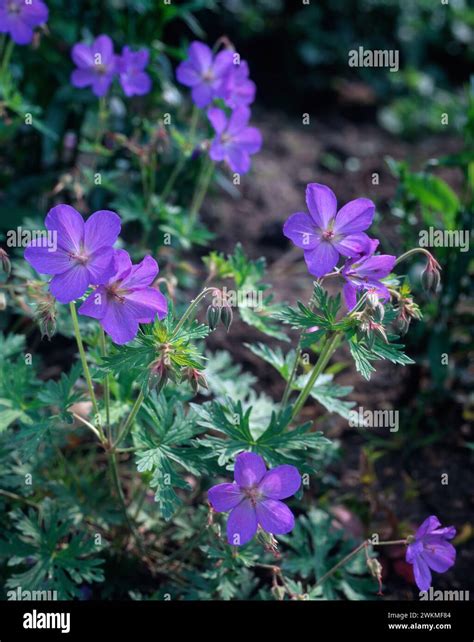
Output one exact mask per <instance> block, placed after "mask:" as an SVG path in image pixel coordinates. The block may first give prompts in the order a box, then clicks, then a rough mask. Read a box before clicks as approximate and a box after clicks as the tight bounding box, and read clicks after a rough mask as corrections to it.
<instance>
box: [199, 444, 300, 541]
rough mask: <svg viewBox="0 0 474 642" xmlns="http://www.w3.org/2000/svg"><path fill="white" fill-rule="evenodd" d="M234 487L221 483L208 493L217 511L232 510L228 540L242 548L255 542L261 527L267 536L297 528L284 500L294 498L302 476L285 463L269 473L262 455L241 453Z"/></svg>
mask: <svg viewBox="0 0 474 642" xmlns="http://www.w3.org/2000/svg"><path fill="white" fill-rule="evenodd" d="M234 479H235V481H234V483H233V484H218V485H217V486H213V487H212V488H210V489H209V491H208V497H209V501H210V503H211V505H212V507H213V509H214V510H215V511H217V512H226V511H231V512H230V515H229V519H228V520H227V541H228V542H229V544H231V545H233V546H242V545H243V544H246V543H247V542H248V541H250V540H251V539H252V537H253V536H254V535H255V533H256V532H257V528H258V526H259V525H260V526H261V528H263V530H265V531H267V533H272V534H275V535H280V534H284V533H289V532H290V531H291V530H292V528H293V527H294V525H295V519H294V517H293V513H292V512H291V510H290V509H289V508H288V506H286V504H284V503H283V502H282V501H280V500H282V499H286V498H288V497H291V496H292V495H294V494H295V493H296V492H297V491H298V489H299V487H300V486H301V475H300V474H299V472H298V470H297V469H296V468H295V467H294V466H288V465H286V464H284V465H282V466H277V467H276V468H272V469H271V470H268V471H267V468H266V466H265V462H264V461H263V459H262V457H260V455H257V454H255V453H251V452H245V453H240V454H239V455H237V457H236V460H235V468H234Z"/></svg>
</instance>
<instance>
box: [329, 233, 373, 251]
mask: <svg viewBox="0 0 474 642" xmlns="http://www.w3.org/2000/svg"><path fill="white" fill-rule="evenodd" d="M333 245H334V247H335V248H336V250H337V251H338V252H339V254H342V255H343V256H358V255H360V254H365V253H367V252H368V251H369V250H370V247H371V244H370V238H369V237H368V236H367V234H366V233H365V232H358V233H357V234H348V235H347V236H343V237H342V238H341V239H340V240H337V241H333Z"/></svg>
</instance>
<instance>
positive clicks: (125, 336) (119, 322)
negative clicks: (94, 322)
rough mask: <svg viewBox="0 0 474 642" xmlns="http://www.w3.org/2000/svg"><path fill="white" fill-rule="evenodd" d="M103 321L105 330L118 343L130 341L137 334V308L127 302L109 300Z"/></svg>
mask: <svg viewBox="0 0 474 642" xmlns="http://www.w3.org/2000/svg"><path fill="white" fill-rule="evenodd" d="M101 323H102V327H103V328H104V330H105V331H106V332H107V334H108V335H110V336H111V337H112V341H113V342H114V343H116V344H117V345H123V344H124V343H128V342H129V341H132V339H134V338H135V337H136V336H137V332H138V321H137V319H136V316H135V310H134V309H133V306H128V305H127V303H126V302H125V303H119V302H115V301H109V304H108V306H107V310H106V313H105V315H104V317H103V319H102V321H101Z"/></svg>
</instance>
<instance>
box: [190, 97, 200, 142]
mask: <svg viewBox="0 0 474 642" xmlns="http://www.w3.org/2000/svg"><path fill="white" fill-rule="evenodd" d="M199 114H200V112H199V108H198V107H197V106H196V105H193V111H192V114H191V125H190V127H189V141H190V143H191V147H193V145H194V139H195V137H196V129H197V125H198V121H199Z"/></svg>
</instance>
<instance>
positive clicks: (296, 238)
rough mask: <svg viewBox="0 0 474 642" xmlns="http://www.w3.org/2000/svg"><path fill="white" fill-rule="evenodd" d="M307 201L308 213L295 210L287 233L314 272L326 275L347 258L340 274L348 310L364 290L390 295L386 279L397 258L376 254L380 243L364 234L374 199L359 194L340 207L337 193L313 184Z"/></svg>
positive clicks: (373, 210) (311, 271) (321, 275)
mask: <svg viewBox="0 0 474 642" xmlns="http://www.w3.org/2000/svg"><path fill="white" fill-rule="evenodd" d="M306 205H307V207H308V211H309V214H308V213H306V212H296V213H295V214H292V215H291V216H290V217H289V219H288V220H287V221H286V223H285V225H284V227H283V233H284V235H285V236H286V237H287V238H289V239H290V240H291V241H292V242H293V243H294V244H295V245H296V246H297V247H299V248H301V249H303V250H304V258H305V261H306V265H307V266H308V271H309V272H310V274H313V275H314V276H316V277H318V278H322V277H324V276H326V275H327V274H329V273H331V271H332V270H334V268H336V266H337V264H338V262H339V258H340V256H343V257H344V258H345V259H346V262H345V264H344V266H343V267H342V269H341V270H340V271H339V272H338V274H340V275H341V276H342V277H343V278H344V280H345V282H346V284H345V286H344V299H345V302H346V305H347V307H348V308H349V309H350V310H351V309H352V308H354V306H355V305H356V302H357V293H358V292H362V291H364V290H365V291H368V292H369V293H370V294H371V295H372V296H373V297H377V299H378V300H381V301H383V300H386V299H388V298H389V293H388V290H387V288H386V286H385V285H384V284H383V283H382V279H383V278H385V277H386V276H388V275H389V274H390V272H391V270H392V268H393V266H394V264H395V257H394V256H390V255H388V254H382V255H378V254H375V250H376V249H377V247H378V244H379V242H378V241H377V240H375V239H371V238H369V236H368V235H367V234H366V232H365V230H367V229H368V228H369V227H370V225H371V223H372V221H373V218H374V214H375V205H374V203H373V202H372V201H371V200H369V199H368V198H356V199H355V200H353V201H350V202H349V203H346V205H344V206H343V207H341V209H340V210H339V211H338V209H337V200H336V196H335V194H334V192H333V191H332V190H331V189H330V188H329V187H327V186H326V185H320V184H318V183H310V184H309V185H308V186H307V188H306Z"/></svg>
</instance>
